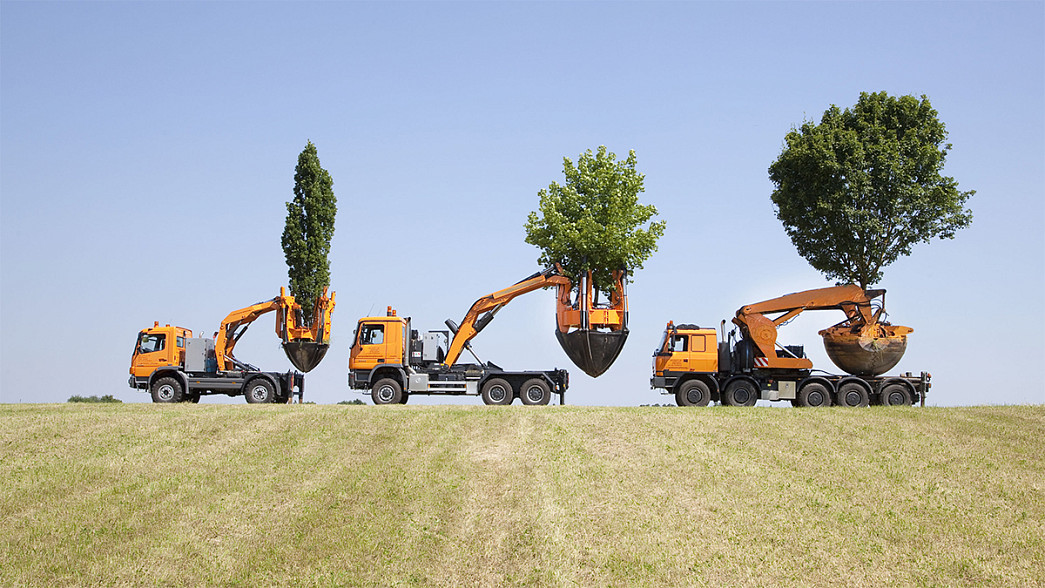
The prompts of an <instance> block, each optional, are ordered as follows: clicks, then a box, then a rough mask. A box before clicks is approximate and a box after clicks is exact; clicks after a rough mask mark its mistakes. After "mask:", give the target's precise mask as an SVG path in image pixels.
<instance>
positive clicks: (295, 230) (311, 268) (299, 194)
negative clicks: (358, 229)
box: [283, 141, 337, 326]
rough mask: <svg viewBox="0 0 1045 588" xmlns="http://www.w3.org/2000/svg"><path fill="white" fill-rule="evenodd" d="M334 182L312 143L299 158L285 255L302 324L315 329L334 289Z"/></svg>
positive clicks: (335, 210) (289, 212)
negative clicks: (326, 294) (322, 301)
mask: <svg viewBox="0 0 1045 588" xmlns="http://www.w3.org/2000/svg"><path fill="white" fill-rule="evenodd" d="M333 186H334V181H333V180H332V179H331V178H330V174H329V173H327V170H325V169H323V168H322V166H320V164H319V155H318V153H317V152H316V146H315V145H313V144H312V141H309V142H308V145H307V146H305V149H304V151H302V152H301V154H300V155H298V164H297V167H295V168H294V198H293V199H292V200H291V201H290V202H287V222H286V226H285V227H284V229H283V253H284V254H285V256H286V259H287V266H288V271H287V274H288V276H289V277H290V293H291V294H292V295H293V296H294V298H295V299H296V300H297V303H298V304H299V305H301V311H302V315H303V316H302V320H303V321H304V323H305V325H306V326H311V322H312V311H313V306H314V305H315V302H316V299H317V298H319V297H320V296H321V295H322V294H323V288H324V287H326V286H329V285H330V262H329V260H328V259H327V257H328V255H329V254H330V241H331V239H333V237H334V217H335V216H337V198H336V197H335V196H334V189H333Z"/></svg>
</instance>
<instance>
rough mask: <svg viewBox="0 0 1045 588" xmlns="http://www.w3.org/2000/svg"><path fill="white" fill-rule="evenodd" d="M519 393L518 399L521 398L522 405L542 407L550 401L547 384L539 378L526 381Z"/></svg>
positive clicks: (550, 393) (550, 396) (550, 395)
mask: <svg viewBox="0 0 1045 588" xmlns="http://www.w3.org/2000/svg"><path fill="white" fill-rule="evenodd" d="M520 392H521V393H520V394H519V397H520V398H522V401H523V404H526V405H529V406H543V405H545V404H548V402H549V401H551V399H552V391H551V388H549V387H548V382H545V381H544V380H542V379H540V378H533V379H530V380H526V382H525V383H523V385H522V390H521V391H520Z"/></svg>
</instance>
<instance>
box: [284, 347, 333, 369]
mask: <svg viewBox="0 0 1045 588" xmlns="http://www.w3.org/2000/svg"><path fill="white" fill-rule="evenodd" d="M329 348H330V345H328V344H326V343H313V342H312V341H289V342H287V343H284V344H283V352H284V353H286V354H287V359H289V360H290V363H292V364H294V367H296V368H297V369H299V370H301V371H302V372H304V373H308V372H310V371H312V368H314V367H316V366H317V365H319V362H321V361H323V357H324V356H325V355H326V354H327V349H329Z"/></svg>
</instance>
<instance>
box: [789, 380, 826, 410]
mask: <svg viewBox="0 0 1045 588" xmlns="http://www.w3.org/2000/svg"><path fill="white" fill-rule="evenodd" d="M795 404H796V406H802V407H814V408H816V407H820V406H831V393H830V392H828V390H827V386H825V385H823V384H821V383H820V382H810V383H808V384H806V385H804V386H802V388H801V389H800V390H799V391H798V398H796V399H795Z"/></svg>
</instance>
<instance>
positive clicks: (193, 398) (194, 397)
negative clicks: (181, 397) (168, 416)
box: [185, 392, 200, 404]
mask: <svg viewBox="0 0 1045 588" xmlns="http://www.w3.org/2000/svg"><path fill="white" fill-rule="evenodd" d="M185 401H186V402H191V403H192V404H199V403H200V395H199V392H190V393H188V394H186V395H185Z"/></svg>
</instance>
